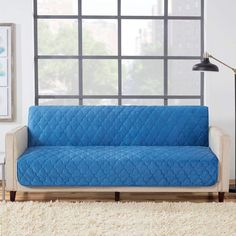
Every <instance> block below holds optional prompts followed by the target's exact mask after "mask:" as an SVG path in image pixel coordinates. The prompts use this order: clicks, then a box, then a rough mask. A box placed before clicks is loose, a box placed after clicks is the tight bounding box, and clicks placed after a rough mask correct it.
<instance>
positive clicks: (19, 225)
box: [0, 202, 236, 236]
mask: <svg viewBox="0 0 236 236" xmlns="http://www.w3.org/2000/svg"><path fill="white" fill-rule="evenodd" d="M0 217H1V232H2V236H11V235H14V236H15V235H17V236H21V235H22V236H28V235H29V236H36V235H40V236H44V235H45V236H76V235H82V236H87V235H91V236H93V235H103V236H107V235H109V236H110V235H119V236H120V235H121V236H126V235H127V236H133V235H140V236H141V235H142V236H145V235H158V236H172V235H173V236H180V235H187V236H208V235H212V236H218V235H219V236H222V235H226V236H234V235H236V203H223V204H220V203H166V202H164V203H151V202H149V203H115V202H114V203H95V202H94V203H91V202H82V203H79V202H78V203H68V202H54V203H52V202H48V203H37V202H22V203H2V204H1V205H0Z"/></svg>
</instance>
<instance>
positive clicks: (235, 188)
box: [229, 185, 236, 193]
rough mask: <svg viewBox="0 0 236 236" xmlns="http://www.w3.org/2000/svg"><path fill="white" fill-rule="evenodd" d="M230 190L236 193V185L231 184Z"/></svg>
mask: <svg viewBox="0 0 236 236" xmlns="http://www.w3.org/2000/svg"><path fill="white" fill-rule="evenodd" d="M229 192H230V193H236V186H235V185H234V186H230V187H229Z"/></svg>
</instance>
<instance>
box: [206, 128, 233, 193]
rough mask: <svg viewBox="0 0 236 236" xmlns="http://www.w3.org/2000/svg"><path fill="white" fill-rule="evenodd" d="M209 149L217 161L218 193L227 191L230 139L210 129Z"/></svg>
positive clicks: (215, 129) (214, 129) (219, 131)
mask: <svg viewBox="0 0 236 236" xmlns="http://www.w3.org/2000/svg"><path fill="white" fill-rule="evenodd" d="M209 147H210V148H211V150H212V151H213V152H214V154H215V155H216V156H217V158H218V160H219V177H218V183H219V191H221V192H228V191H229V172H230V170H229V162H230V138H229V136H228V135H225V134H224V133H223V132H222V131H221V130H220V129H219V128H217V127H210V129H209Z"/></svg>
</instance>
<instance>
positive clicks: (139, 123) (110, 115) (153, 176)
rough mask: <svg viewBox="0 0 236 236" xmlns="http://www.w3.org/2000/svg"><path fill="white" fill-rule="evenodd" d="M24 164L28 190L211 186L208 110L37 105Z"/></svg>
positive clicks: (213, 163) (214, 165)
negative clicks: (41, 188)
mask: <svg viewBox="0 0 236 236" xmlns="http://www.w3.org/2000/svg"><path fill="white" fill-rule="evenodd" d="M28 137H29V138H28V140H29V143H28V149H27V150H26V152H25V153H24V154H23V155H22V156H21V157H20V158H19V159H18V161H17V177H18V181H19V182H20V183H21V184H22V185H24V186H28V187H46V186H55V187H66V186H68V187H76V186H77V187H78V186H101V187H102V186H103V187H105V186H149V187H150V186H156V187H158V186H166V187H171V186H182V187H189V186H211V185H214V184H215V183H216V181H217V178H218V159H217V157H216V156H215V155H214V153H213V152H212V151H211V149H210V148H209V146H208V108H207V107H204V106H50V107H49V106H35V107H31V108H30V110H29V120H28Z"/></svg>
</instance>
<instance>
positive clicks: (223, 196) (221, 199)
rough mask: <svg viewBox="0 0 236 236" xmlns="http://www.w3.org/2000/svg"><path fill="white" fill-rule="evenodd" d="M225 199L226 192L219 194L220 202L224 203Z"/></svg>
mask: <svg viewBox="0 0 236 236" xmlns="http://www.w3.org/2000/svg"><path fill="white" fill-rule="evenodd" d="M224 198H225V193H224V192H219V193H218V199H219V202H224Z"/></svg>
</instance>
